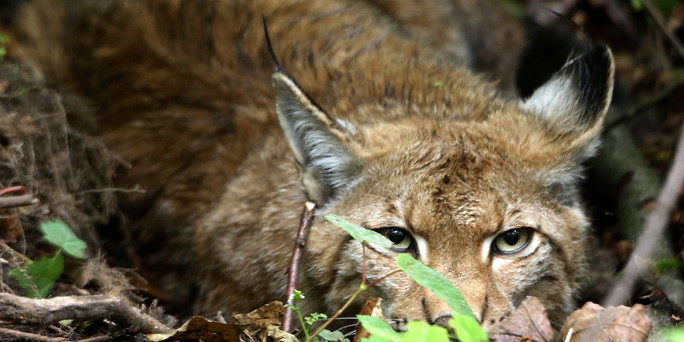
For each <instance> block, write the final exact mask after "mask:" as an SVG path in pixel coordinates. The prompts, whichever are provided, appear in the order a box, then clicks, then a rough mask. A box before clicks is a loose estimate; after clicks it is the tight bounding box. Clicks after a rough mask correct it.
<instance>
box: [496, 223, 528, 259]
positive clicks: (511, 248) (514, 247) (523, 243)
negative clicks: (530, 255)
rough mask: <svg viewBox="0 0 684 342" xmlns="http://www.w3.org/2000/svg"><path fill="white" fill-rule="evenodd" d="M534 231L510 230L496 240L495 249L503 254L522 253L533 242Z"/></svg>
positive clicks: (524, 229)
mask: <svg viewBox="0 0 684 342" xmlns="http://www.w3.org/2000/svg"><path fill="white" fill-rule="evenodd" d="M533 234H534V233H533V231H532V229H531V228H518V229H510V230H507V231H505V232H503V233H501V234H499V235H498V236H497V237H496V238H494V248H496V251H497V252H499V253H502V254H513V253H517V252H520V251H521V250H523V249H524V248H525V247H527V244H528V243H529V242H530V240H532V235H533Z"/></svg>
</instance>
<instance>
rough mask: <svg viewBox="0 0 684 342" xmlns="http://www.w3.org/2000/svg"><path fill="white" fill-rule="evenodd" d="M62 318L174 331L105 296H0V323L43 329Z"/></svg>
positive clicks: (142, 330) (131, 327)
mask: <svg viewBox="0 0 684 342" xmlns="http://www.w3.org/2000/svg"><path fill="white" fill-rule="evenodd" d="M65 319H74V320H89V321H95V320H103V319H108V320H110V321H112V322H115V323H117V324H118V325H119V326H121V327H125V328H127V329H128V330H130V331H133V332H142V333H170V332H172V331H173V330H172V329H171V328H169V327H167V326H165V325H164V324H162V323H161V322H159V321H158V320H156V319H155V318H153V317H151V316H148V315H146V314H144V313H142V312H140V310H139V309H137V308H134V307H132V306H130V305H128V304H127V303H125V302H124V301H123V300H121V299H120V298H117V297H112V296H107V295H94V296H67V297H53V298H49V299H32V298H26V297H20V296H15V295H12V294H9V293H0V320H4V321H8V322H14V323H21V324H32V325H40V326H46V325H50V324H53V323H57V322H59V321H61V320H65Z"/></svg>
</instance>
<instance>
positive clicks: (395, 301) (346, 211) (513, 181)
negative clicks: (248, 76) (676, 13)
mask: <svg viewBox="0 0 684 342" xmlns="http://www.w3.org/2000/svg"><path fill="white" fill-rule="evenodd" d="M613 68H614V67H613V59H612V56H611V53H610V50H609V49H608V48H607V47H605V46H600V45H597V46H593V47H591V48H590V49H589V51H588V52H587V53H586V54H584V55H583V56H581V57H579V58H576V59H574V60H571V61H569V62H568V63H567V64H566V65H565V66H564V67H563V68H562V69H561V70H559V71H558V72H556V73H555V74H554V75H553V76H552V77H551V78H550V79H549V80H548V81H547V82H546V83H545V84H543V85H542V86H541V87H540V88H538V89H537V90H536V91H535V92H534V93H533V94H532V95H531V96H530V97H529V98H527V99H525V100H522V101H520V102H516V103H513V102H504V101H502V100H497V99H495V98H494V97H493V95H490V94H475V95H472V96H469V97H465V100H464V99H463V98H461V100H458V101H456V102H451V103H450V104H449V106H447V108H446V109H445V110H443V111H440V113H435V108H434V107H429V106H425V107H426V108H422V107H420V106H417V107H416V106H413V107H408V106H399V107H397V108H390V109H387V108H384V109H382V110H388V111H395V113H393V114H392V115H386V116H385V118H386V119H383V114H382V113H367V114H363V113H362V114H361V115H357V116H355V118H357V119H356V121H359V122H358V123H357V122H353V121H354V119H350V121H352V122H348V121H343V120H339V119H335V118H333V116H331V115H329V114H327V113H326V112H325V111H324V110H323V109H322V108H320V106H318V105H317V104H316V103H315V102H314V101H313V100H312V99H311V98H309V97H308V96H307V95H306V94H305V93H304V91H303V90H302V89H300V87H299V86H298V85H297V83H296V82H295V81H294V80H293V79H292V78H291V77H289V76H288V75H287V74H286V73H284V72H276V73H275V74H274V75H273V84H274V87H275V89H276V94H277V112H278V115H279V120H280V123H281V125H282V128H283V130H284V132H285V135H286V137H287V140H288V142H289V144H290V146H291V149H292V151H293V153H294V156H295V158H296V161H297V163H298V165H299V167H300V169H301V177H302V181H301V183H302V187H303V191H304V192H305V193H306V195H307V197H308V198H309V199H310V200H312V201H314V202H316V203H317V204H318V205H319V208H320V210H319V213H320V214H321V215H322V214H326V213H334V214H336V215H340V216H342V217H344V218H346V219H347V220H349V221H351V222H354V223H356V224H358V225H360V226H363V227H365V228H368V229H372V230H375V231H377V232H380V233H381V234H384V235H385V236H386V237H388V238H389V239H390V240H391V241H393V242H394V244H395V245H394V247H393V248H391V249H385V248H381V247H378V246H368V247H367V248H366V249H365V253H366V263H367V268H368V278H369V280H370V281H372V280H374V279H377V278H379V277H382V276H384V275H386V274H388V273H390V272H392V271H393V270H395V269H397V266H396V264H395V261H394V258H395V256H396V255H397V254H398V253H411V254H413V255H414V256H415V257H416V258H417V259H419V260H420V261H422V262H423V263H424V264H426V265H428V266H430V267H432V268H434V269H436V270H438V271H439V272H441V273H442V274H444V275H445V276H446V277H448V278H449V279H450V280H451V281H452V282H453V283H454V284H455V285H456V287H458V288H459V289H460V290H461V291H462V292H463V295H464V297H465V298H466V300H467V302H468V304H469V305H470V306H471V308H472V310H473V312H474V313H475V315H476V316H477V318H478V319H479V320H480V321H481V322H482V323H483V324H484V325H485V326H490V325H492V324H494V323H495V322H497V321H499V320H500V319H501V318H502V317H504V316H505V315H507V314H508V313H509V312H510V311H511V310H512V309H514V308H515V307H516V306H517V305H518V304H519V303H520V301H521V300H522V299H523V298H525V296H528V295H530V296H536V297H538V298H540V299H541V300H542V302H543V303H544V304H545V306H546V308H547V310H548V311H549V313H550V316H551V318H552V319H555V320H559V319H560V318H562V317H563V316H564V315H565V314H566V313H567V312H568V311H569V310H570V309H572V307H573V305H574V303H573V296H574V294H575V293H576V291H577V289H578V287H579V286H580V281H581V278H582V276H583V272H584V269H585V266H584V264H585V261H584V254H585V236H586V234H587V229H588V221H587V218H586V216H585V214H584V213H583V211H582V207H581V205H580V203H579V198H578V191H577V181H578V179H579V178H580V177H581V171H582V170H581V163H582V162H583V161H584V160H585V159H586V158H588V157H589V156H591V155H592V154H593V153H594V152H595V150H596V147H597V146H598V138H599V134H600V131H601V125H602V121H603V118H604V116H605V114H606V111H607V108H608V104H609V102H610V98H611V94H612V83H613ZM464 91H465V90H464ZM469 99H470V100H469ZM483 99H484V101H485V102H491V103H492V105H490V106H486V107H482V106H475V105H472V104H471V103H468V101H473V102H475V101H477V102H478V103H481V102H482V101H483ZM427 107H429V108H427ZM463 108H467V110H464V109H463ZM477 108H484V109H481V110H480V111H479V112H478V109H477ZM396 112H400V113H398V114H397V113H396ZM363 115H375V116H376V117H377V118H375V119H373V120H366V121H365V123H361V122H362V121H363V120H359V119H358V118H359V117H363ZM307 248H308V249H309V252H308V253H309V255H308V256H307V260H306V261H305V262H306V263H307V267H305V269H306V273H307V275H306V276H307V277H310V278H313V279H316V282H317V283H316V284H315V285H316V286H321V287H325V288H327V289H328V290H326V291H325V292H326V295H325V296H326V297H325V300H326V303H327V304H328V305H329V308H331V309H332V308H338V307H339V306H340V305H341V303H343V302H344V300H346V299H347V298H348V296H350V295H351V294H352V293H353V292H354V291H355V290H356V288H357V287H358V284H359V282H360V275H361V271H362V246H361V244H360V243H359V242H357V241H354V240H352V239H351V238H350V237H349V236H347V235H346V233H345V232H344V231H342V230H341V229H339V228H336V227H334V226H332V225H331V224H330V223H328V222H326V221H325V220H322V219H318V220H316V221H315V223H314V227H313V229H312V232H311V235H310V238H309V244H308V246H307ZM304 290H305V291H306V289H304ZM369 295H374V296H379V297H382V298H383V299H384V301H383V303H384V304H383V305H384V306H383V309H384V311H385V314H386V315H387V316H388V317H391V318H393V319H397V320H399V321H402V320H424V321H427V322H432V323H435V322H437V323H439V322H442V321H444V320H445V318H447V317H448V316H449V315H450V313H451V310H450V309H449V307H448V306H447V305H446V304H445V303H443V302H442V301H441V300H440V299H438V298H437V297H436V296H434V295H433V294H431V293H430V292H428V291H427V290H425V289H423V288H422V287H420V286H419V285H417V284H416V283H414V282H413V281H412V280H410V279H409V278H408V277H407V276H405V275H404V274H397V275H394V276H392V277H390V278H388V279H386V280H384V281H382V282H380V283H379V284H378V285H376V286H375V287H374V288H372V290H371V292H370V294H369Z"/></svg>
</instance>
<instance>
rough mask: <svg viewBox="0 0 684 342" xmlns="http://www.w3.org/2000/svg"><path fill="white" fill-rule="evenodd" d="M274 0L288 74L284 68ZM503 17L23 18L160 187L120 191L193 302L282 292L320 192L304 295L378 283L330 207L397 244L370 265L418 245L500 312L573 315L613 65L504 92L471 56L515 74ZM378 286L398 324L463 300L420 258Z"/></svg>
mask: <svg viewBox="0 0 684 342" xmlns="http://www.w3.org/2000/svg"><path fill="white" fill-rule="evenodd" d="M478 3H480V2H478ZM443 13H444V14H443ZM262 14H263V15H264V16H265V17H266V18H267V20H268V27H269V30H270V32H271V37H272V40H273V42H274V48H275V52H276V55H277V56H278V57H279V58H280V62H281V64H282V66H283V67H284V68H285V69H286V70H287V72H285V71H284V70H277V71H276V72H275V73H274V69H275V68H274V65H273V61H272V59H271V58H270V57H269V55H268V52H267V49H266V43H265V39H264V32H263V28H262V26H261V17H262ZM487 14H488V15H489V17H487V16H486V15H487ZM500 17H501V16H500V14H497V12H496V11H493V10H491V9H490V8H489V7H488V6H485V5H480V4H478V5H475V4H472V3H471V2H467V1H465V2H464V4H461V3H460V2H458V1H453V2H451V1H446V0H445V1H439V0H435V1H427V2H415V3H414V2H401V1H396V2H393V1H380V0H378V1H370V0H367V1H353V0H346V1H345V0H334V1H333V0H325V1H306V0H301V1H280V0H261V1H257V2H256V3H254V2H252V1H246V0H245V1H239V0H235V1H218V0H216V1H202V2H190V1H179V0H166V1H152V0H147V1H65V2H60V3H58V4H56V3H55V2H51V1H43V2H40V1H39V2H36V3H33V4H31V5H29V6H26V8H25V9H24V11H23V14H22V17H21V19H20V20H19V21H18V22H19V23H21V25H20V26H21V27H19V28H18V29H17V32H18V37H20V40H21V42H22V53H24V54H25V55H26V56H27V57H29V58H32V59H33V60H34V61H35V63H36V64H37V65H38V66H39V68H41V69H42V70H43V72H44V73H45V74H47V75H48V76H49V77H51V78H53V79H55V80H57V81H59V82H61V83H62V84H64V85H66V86H70V87H73V88H74V89H77V90H78V91H79V92H80V93H82V94H83V95H84V96H85V97H86V98H88V99H90V100H91V102H92V104H93V106H94V108H95V110H96V111H97V112H98V123H97V128H96V129H95V132H97V134H98V135H99V136H100V137H101V138H102V139H103V140H104V141H105V142H106V143H107V145H108V146H109V147H110V148H111V150H112V151H114V152H115V153H116V154H118V155H119V156H121V158H123V159H124V160H125V161H127V162H128V163H130V168H129V169H127V170H122V172H121V174H120V175H118V178H117V182H118V184H119V185H120V186H122V187H127V188H128V187H135V186H139V187H140V188H142V189H144V190H146V192H145V193H144V194H140V193H130V194H125V195H123V196H122V198H121V206H122V208H123V209H124V210H125V212H126V213H127V215H128V217H129V221H130V225H131V227H132V229H133V230H132V236H133V238H134V240H133V243H134V245H135V247H136V248H137V250H138V251H139V254H138V255H139V257H140V259H141V260H142V265H141V270H140V271H141V272H142V274H143V275H146V276H147V277H148V278H149V280H150V281H151V282H152V284H154V285H155V286H157V287H158V288H159V289H160V290H162V291H164V292H165V293H167V294H168V295H169V296H171V297H172V298H175V299H178V300H181V301H182V300H189V299H192V301H193V305H194V308H195V311H196V312H198V313H203V314H213V313H215V312H216V311H219V310H221V311H223V312H232V311H247V310H251V309H254V308H255V307H258V306H259V305H261V304H264V303H266V302H268V301H271V300H274V299H283V296H284V293H285V281H286V271H287V269H288V262H289V257H290V254H291V252H292V247H293V245H294V238H295V235H296V229H297V226H298V220H299V215H300V212H301V208H302V206H303V204H304V202H305V201H306V200H307V199H309V200H312V201H314V202H316V203H317V205H318V211H317V217H316V218H315V219H314V223H313V227H312V231H311V234H310V236H309V241H308V244H307V246H306V250H305V256H304V260H303V267H302V268H301V274H300V275H299V288H300V289H301V290H302V291H303V292H304V293H305V294H306V295H307V300H306V301H305V304H304V305H305V309H306V310H307V311H319V312H331V311H333V310H336V309H337V308H339V307H340V305H341V304H342V303H343V302H344V301H345V300H346V299H347V298H348V297H349V296H350V295H351V294H352V293H353V292H354V291H355V290H356V289H357V287H358V285H359V283H360V276H361V270H362V248H361V244H360V243H359V242H357V241H355V240H353V239H351V238H350V237H349V236H348V235H347V234H346V233H345V232H344V231H343V230H341V229H339V228H337V227H334V226H333V225H332V224H330V223H328V222H327V221H326V220H324V219H322V216H323V215H325V214H328V213H334V214H336V215H339V216H341V217H343V218H345V219H347V220H349V221H351V222H353V223H356V224H358V225H361V226H363V227H366V228H368V229H374V230H377V231H378V232H380V233H382V234H385V235H386V236H388V237H389V238H390V239H392V241H393V242H394V243H395V247H394V248H392V249H385V248H381V247H377V246H369V248H367V249H366V259H367V268H368V277H369V280H374V279H377V278H379V277H382V276H384V275H386V274H388V273H390V272H392V271H393V270H395V269H396V268H397V267H396V265H395V262H394V257H395V256H396V255H397V254H398V253H412V254H413V255H414V256H415V257H416V258H418V259H419V260H420V261H422V262H423V263H425V264H426V265H428V266H430V267H432V268H434V269H436V270H438V271H440V272H442V273H443V274H444V275H446V276H447V277H448V278H449V279H450V280H451V281H452V282H453V283H454V284H456V286H457V287H458V288H459V289H460V290H461V291H462V292H463V294H464V296H465V298H466V299H467V301H468V303H469V304H470V306H471V307H472V309H473V311H474V313H475V314H476V316H477V318H478V319H480V320H481V321H482V322H483V323H484V324H485V325H491V324H493V323H495V322H496V321H498V320H499V319H500V318H502V317H503V316H505V315H506V314H507V313H509V312H510V311H511V310H512V309H514V308H515V307H516V305H517V304H518V303H519V302H520V301H521V300H522V299H523V298H524V297H525V296H528V295H530V296H536V297H539V298H540V299H541V300H542V302H543V303H544V305H545V306H546V308H547V310H548V311H549V312H550V314H551V317H552V318H553V319H556V320H558V319H560V318H561V317H563V315H565V314H566V313H567V312H568V311H569V310H571V309H572V308H573V306H574V301H573V296H574V295H575V294H576V291H577V290H578V288H579V287H580V284H581V280H582V277H583V274H584V271H585V258H584V256H585V253H586V250H585V239H586V235H587V230H588V227H589V224H588V220H587V218H586V216H585V214H584V213H583V211H582V208H581V205H580V202H579V197H578V191H577V180H578V179H579V178H580V177H581V166H580V164H581V162H582V161H583V160H585V159H586V158H587V157H589V156H591V155H592V153H593V152H594V150H595V148H596V147H597V145H598V141H597V138H598V136H599V132H600V130H601V124H602V120H603V116H604V114H605V111H606V109H607V106H608V102H609V99H610V97H611V91H612V77H613V64H612V63H613V62H612V57H611V55H610V52H609V50H608V49H607V48H605V47H602V46H593V47H591V48H589V49H588V51H587V52H586V54H584V55H582V56H577V57H576V58H574V59H570V60H569V62H568V63H567V64H566V66H565V67H564V68H563V69H561V70H560V71H558V72H557V73H556V74H555V75H554V76H553V77H551V78H550V79H549V80H548V81H547V82H546V83H545V84H544V85H542V86H541V87H540V88H539V89H537V90H536V91H535V92H534V93H533V94H532V96H531V97H529V98H527V99H524V100H517V99H515V100H510V99H504V98H503V97H501V96H499V95H498V92H497V90H496V87H495V85H493V84H490V83H489V82H488V81H487V80H486V79H485V78H484V76H478V75H476V74H475V72H474V71H473V69H474V68H478V69H482V70H489V71H491V74H493V75H494V76H498V77H500V78H502V79H503V80H504V83H503V85H506V82H508V81H507V80H508V79H509V77H510V72H512V70H508V69H511V68H513V65H514V63H512V62H511V60H510V58H509V57H505V56H500V57H491V56H492V55H491V52H492V50H493V48H492V47H491V45H492V44H501V45H499V46H498V47H501V46H503V44H505V43H506V42H508V41H509V40H510V41H512V42H516V39H517V38H518V36H517V33H516V31H515V30H514V29H512V28H509V27H507V26H506V25H505V24H506V23H507V22H506V21H500V22H501V23H502V24H501V26H500V27H499V30H496V29H494V26H491V25H488V23H489V21H487V20H485V19H481V18H500ZM473 18H478V20H476V19H473ZM489 20H493V19H489ZM482 26H488V27H482ZM48 27H49V28H50V29H47V28H48ZM487 30H489V31H492V32H491V33H490V34H487V35H483V36H481V38H480V37H479V36H476V35H475V33H476V32H484V31H487ZM498 31H501V32H503V33H497V32H498ZM497 34H498V35H497ZM488 39H490V40H491V42H490V41H487V40H488ZM483 41H484V43H483ZM498 47H497V48H498ZM514 50H515V48H514V47H511V50H510V51H512V52H514ZM501 53H502V54H503V51H501ZM512 55H515V53H512ZM290 75H292V76H290ZM295 79H296V81H295ZM367 296H379V297H382V298H384V301H383V303H384V304H383V305H384V306H383V309H384V311H385V313H386V315H387V316H388V317H391V318H393V319H397V320H398V321H405V320H425V321H428V322H435V321H437V320H438V319H440V318H443V317H446V316H448V315H449V314H450V309H449V308H448V307H447V306H446V305H445V304H444V303H443V302H442V301H440V300H439V299H438V298H437V297H435V296H434V295H433V294H431V293H429V292H428V291H426V290H425V289H423V288H421V287H420V286H419V285H417V284H415V283H414V282H413V281H411V280H410V279H409V278H408V277H406V276H405V275H403V274H397V275H394V276H392V277H390V278H388V279H386V280H384V281H382V282H380V283H379V284H377V286H375V287H373V288H372V289H371V290H370V291H368V293H367ZM362 300H363V299H361V301H362Z"/></svg>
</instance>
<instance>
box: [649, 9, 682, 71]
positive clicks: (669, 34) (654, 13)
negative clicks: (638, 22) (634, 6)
mask: <svg viewBox="0 0 684 342" xmlns="http://www.w3.org/2000/svg"><path fill="white" fill-rule="evenodd" d="M641 3H642V4H643V5H644V7H645V8H646V10H647V11H648V13H649V14H650V15H651V16H652V17H653V20H655V22H656V24H658V27H660V29H661V30H662V31H663V33H665V36H666V37H667V39H669V40H670V43H672V45H674V47H675V49H677V52H678V53H679V56H680V57H682V58H684V46H682V43H681V42H680V41H679V39H677V37H675V35H674V34H672V31H670V30H668V29H667V25H665V21H664V20H663V16H662V15H660V12H658V10H657V9H656V8H655V7H653V4H651V0H641Z"/></svg>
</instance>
